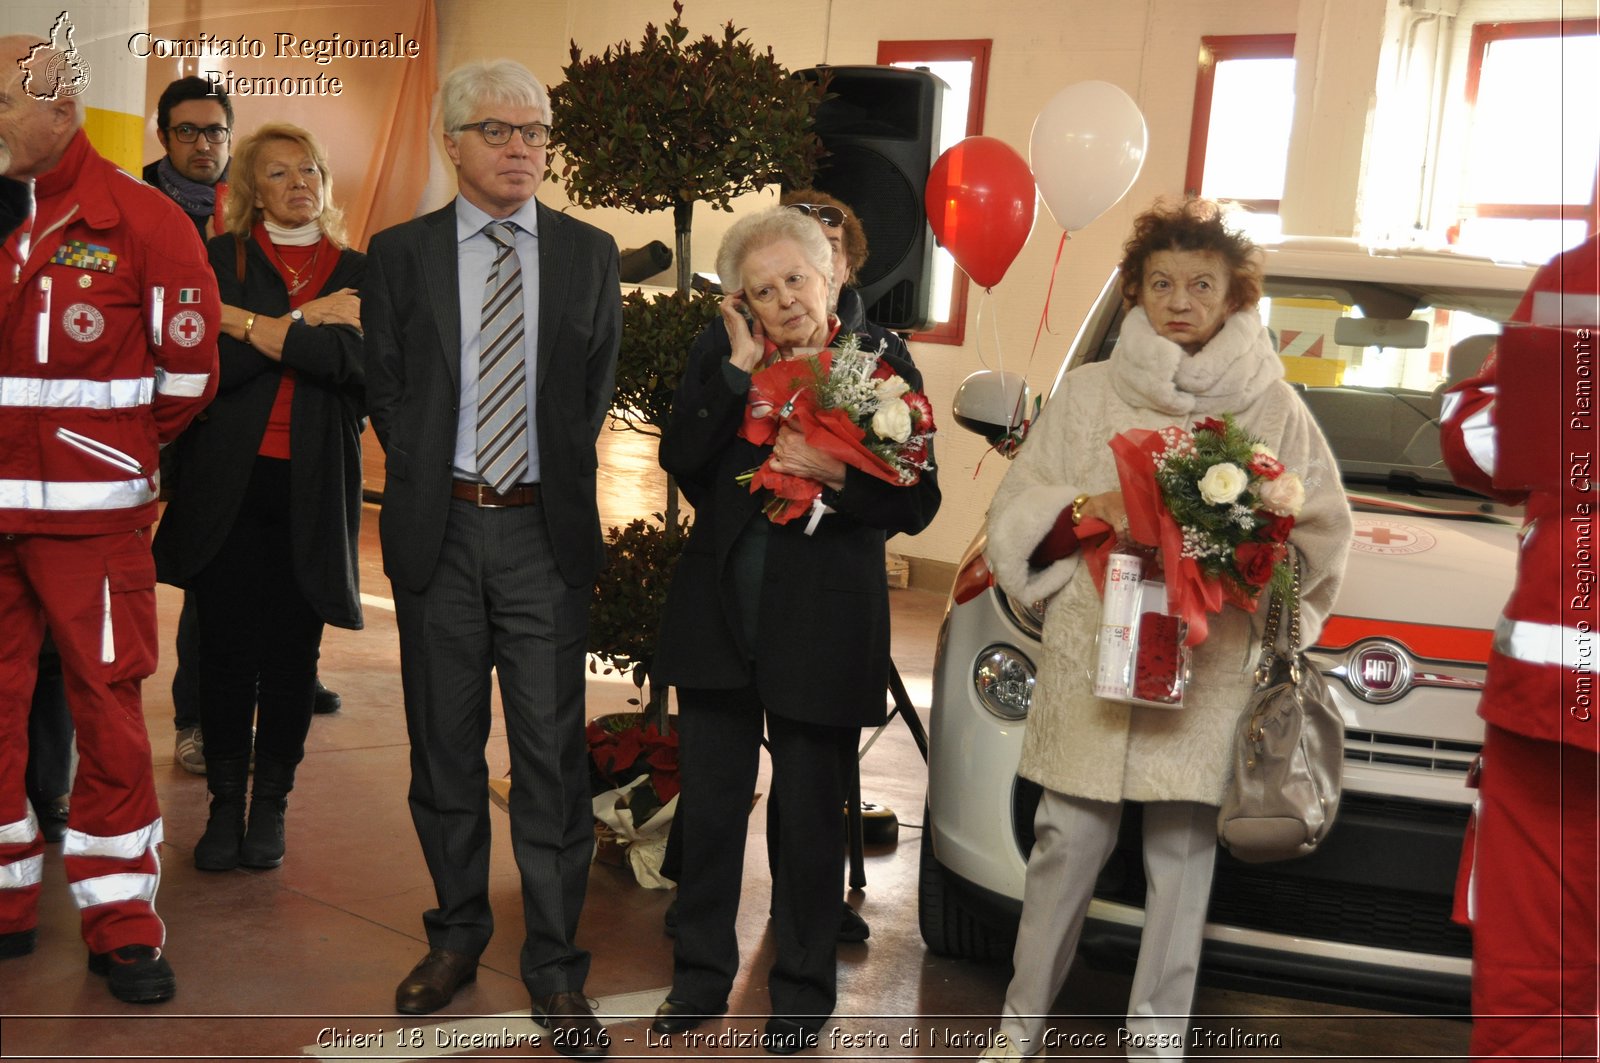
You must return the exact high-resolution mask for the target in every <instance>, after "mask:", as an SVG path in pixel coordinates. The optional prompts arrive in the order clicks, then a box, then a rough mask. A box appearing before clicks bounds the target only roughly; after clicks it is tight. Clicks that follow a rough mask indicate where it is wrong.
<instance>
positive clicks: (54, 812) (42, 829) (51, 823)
mask: <svg viewBox="0 0 1600 1063" xmlns="http://www.w3.org/2000/svg"><path fill="white" fill-rule="evenodd" d="M68 811H69V809H68V807H67V803H66V802H65V801H52V802H51V803H50V804H48V805H45V806H44V807H43V808H40V809H39V810H38V816H39V833H40V834H42V835H44V840H45V841H47V842H50V843H52V844H54V843H55V842H58V841H60V840H61V839H62V838H65V837H66V836H67V812H68Z"/></svg>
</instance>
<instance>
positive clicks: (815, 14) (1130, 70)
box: [439, 0, 1381, 565]
mask: <svg viewBox="0 0 1600 1063" xmlns="http://www.w3.org/2000/svg"><path fill="white" fill-rule="evenodd" d="M1305 2H1306V3H1313V2H1315V3H1316V6H1317V10H1318V11H1319V12H1320V11H1321V10H1322V8H1321V4H1322V2H1327V3H1330V4H1331V3H1332V2H1333V0H1305ZM1363 2H1365V3H1379V6H1380V8H1381V0H1363ZM685 6H686V11H685V23H686V25H687V26H688V27H689V29H690V31H691V32H692V33H694V34H695V35H699V34H701V33H708V32H716V31H718V30H719V29H720V27H721V25H722V24H723V23H724V22H726V21H728V20H730V19H731V20H732V21H733V22H734V23H735V24H736V25H738V26H742V27H746V28H747V29H748V31H749V39H751V40H752V41H754V42H755V43H757V44H758V45H763V46H764V45H771V46H772V48H773V50H774V52H775V53H776V55H777V57H778V59H779V61H780V62H782V63H783V64H785V65H786V66H789V67H790V68H800V67H807V66H812V65H815V64H817V63H820V62H828V63H833V64H835V65H843V64H853V63H872V62H874V61H875V60H876V57H877V47H878V41H879V40H881V39H882V40H903V39H917V40H920V39H930V38H971V37H980V38H981V37H988V38H992V39H993V41H994V48H993V52H992V58H991V66H990V72H989V92H988V103H987V108H986V117H985V130H984V131H985V133H986V134H987V135H989V136H994V137H998V138H1000V139H1001V140H1004V141H1006V142H1007V143H1009V144H1010V145H1011V146H1012V147H1014V148H1016V149H1017V150H1018V151H1020V152H1022V153H1023V154H1024V156H1025V155H1026V154H1027V144H1028V134H1029V131H1030V129H1031V128H1032V125H1033V120H1034V117H1035V115H1037V113H1038V111H1039V109H1040V108H1041V107H1042V106H1043V105H1044V103H1045V102H1046V101H1047V100H1048V99H1049V98H1050V97H1051V96H1052V95H1054V94H1055V92H1057V91H1058V90H1059V89H1061V88H1062V87H1064V86H1066V85H1068V84H1072V83H1074V82H1077V81H1085V80H1092V79H1093V80H1103V81H1109V82H1111V83H1113V84H1115V85H1118V86H1120V87H1121V88H1122V89H1123V90H1125V91H1126V92H1127V93H1128V94H1129V95H1130V96H1132V97H1133V98H1134V100H1135V101H1136V102H1137V103H1138V104H1139V107H1140V108H1141V110H1142V111H1143V112H1144V115H1145V120H1146V122H1147V123H1148V125H1149V128H1150V151H1149V155H1148V157H1147V159H1146V163H1145V167H1144V171H1143V173H1142V174H1141V175H1140V177H1139V180H1138V181H1137V182H1136V183H1135V185H1134V187H1133V189H1132V190H1131V191H1130V192H1129V194H1128V196H1127V197H1126V198H1125V199H1124V200H1123V202H1122V203H1121V204H1119V205H1118V206H1117V207H1115V208H1113V209H1112V210H1111V211H1110V212H1109V213H1108V214H1107V215H1106V216H1104V217H1102V218H1101V219H1100V220H1098V221H1096V222H1094V223H1093V224H1091V225H1089V226H1088V227H1086V228H1085V229H1084V230H1082V231H1081V232H1080V233H1079V234H1077V235H1076V236H1075V237H1074V238H1073V239H1072V240H1071V241H1070V242H1069V243H1068V245H1067V247H1066V249H1065V251H1064V253H1063V254H1062V257H1061V266H1060V272H1059V275H1058V276H1057V278H1056V284H1055V294H1054V297H1053V303H1052V306H1051V308H1050V320H1051V323H1052V326H1053V329H1054V334H1053V335H1052V334H1046V335H1045V336H1044V337H1043V338H1042V339H1041V341H1040V343H1039V347H1038V351H1037V353H1036V354H1034V355H1033V357H1032V360H1031V362H1030V360H1029V352H1030V348H1031V347H1032V344H1033V337H1034V331H1035V329H1036V328H1037V326H1038V323H1039V318H1040V314H1041V312H1042V311H1043V309H1044V299H1045V292H1046V289H1047V288H1048V286H1049V281H1050V270H1051V263H1052V261H1053V260H1054V258H1055V253H1056V248H1057V244H1058V241H1059V239H1060V230H1059V229H1057V228H1056V227H1055V224H1054V223H1053V222H1052V221H1051V220H1050V217H1049V215H1048V213H1047V212H1045V211H1044V210H1043V208H1042V207H1041V209H1040V217H1039V220H1038V221H1037V222H1036V224H1035V226H1034V232H1033V235H1032V237H1031V238H1030V240H1029V241H1028V244H1027V246H1026V247H1025V248H1024V249H1023V251H1022V253H1021V255H1019V256H1018V258H1017V260H1016V262H1015V263H1013V265H1012V266H1011V269H1010V271H1009V272H1008V273H1007V275H1006V278H1005V280H1004V281H1003V282H1002V283H1001V284H1000V285H999V286H998V287H997V288H996V290H995V292H994V294H993V295H992V296H990V297H989V298H988V300H987V303H985V300H984V298H983V297H982V293H981V292H974V293H973V295H972V298H971V300H970V302H969V308H968V314H969V316H968V321H967V343H966V345H965V346H963V347H950V346H935V345H921V344H918V345H913V347H914V353H915V355H916V358H917V362H918V365H919V366H920V367H921V368H922V371H923V373H924V375H925V378H926V381H927V388H928V391H929V394H930V397H931V398H932V399H933V402H934V405H935V409H936V410H937V411H938V412H939V413H940V414H941V415H942V418H943V421H944V423H945V424H946V426H947V429H946V430H945V431H943V432H941V434H940V437H939V440H938V450H939V460H940V467H941V472H940V485H941V487H942V488H943V491H944V499H945V500H944V506H943V509H942V510H941V511H940V513H939V516H938V518H937V519H936V520H935V521H934V523H933V525H932V526H931V527H930V528H929V529H928V530H927V531H925V532H924V533H923V534H922V535H920V536H917V537H915V538H912V539H900V540H898V541H896V542H895V543H893V544H891V545H892V547H893V548H894V549H897V550H899V551H900V552H901V553H903V554H905V555H907V556H909V557H912V558H914V559H931V560H933V561H937V562H942V563H944V564H946V565H948V564H952V563H953V562H955V561H956V560H957V559H958V558H959V557H960V555H961V553H962V551H963V550H964V549H965V547H966V546H967V544H968V542H969V541H970V540H971V538H972V536H973V535H974V534H976V532H977V531H978V530H979V529H980V527H981V525H982V521H983V515H984V512H985V510H986V509H987V507H988V504H989V499H990V497H991V495H992V494H993V493H994V489H995V486H996V485H997V484H998V483H999V480H1000V478H1001V477H1002V476H1003V475H1004V473H1005V462H1004V460H1003V459H1000V458H998V457H994V456H990V457H989V458H988V459H987V460H985V461H983V463H982V468H981V470H979V469H978V465H979V461H980V459H981V458H982V457H983V454H984V445H983V443H982V442H981V441H980V440H979V439H978V438H977V437H976V436H973V435H970V434H968V433H966V432H963V431H961V430H960V429H959V428H955V427H954V426H953V425H951V424H950V420H949V409H950V400H951V397H952V395H953V394H954V392H955V388H956V386H957V385H958V384H959V383H960V382H961V380H962V379H963V378H965V377H966V376H967V374H969V373H971V372H973V371H974V370H976V369H978V368H980V367H981V362H980V359H981V360H982V362H986V363H987V364H989V365H997V364H998V363H999V362H1000V360H1001V358H1002V355H1003V358H1004V362H1005V364H1006V365H1007V366H1008V367H1010V368H1013V369H1015V368H1019V367H1021V366H1024V365H1026V366H1027V367H1028V375H1029V379H1030V381H1031V382H1032V384H1033V385H1034V387H1035V388H1036V389H1037V388H1047V387H1048V386H1049V384H1050V382H1051V381H1052V380H1053V378H1054V376H1055V371H1056V369H1057V366H1058V364H1059V362H1060V359H1061V355H1062V353H1063V352H1064V350H1065V347H1066V344H1067V343H1068V342H1069V341H1070V340H1071V338H1072V332H1073V330H1074V329H1075V328H1076V325H1077V319H1078V318H1079V317H1080V316H1081V315H1082V313H1083V312H1084V311H1085V310H1086V309H1087V307H1088V305H1089V304H1090V302H1091V301H1092V300H1093V298H1094V296H1095V295H1096V294H1098V292H1099V290H1100V287H1101V285H1102V284H1103V283H1104V282H1105V279H1106V276H1107V275H1108V274H1109V272H1110V270H1111V268H1112V266H1113V265H1114V264H1115V262H1116V259H1117V256H1118V251H1119V248H1120V245H1121V242H1122V240H1123V238H1124V237H1125V235H1126V231H1127V229H1128V226H1129V224H1130V222H1131V220H1132V218H1133V215H1134V214H1135V213H1137V211H1138V210H1140V209H1142V208H1143V207H1145V206H1147V205H1148V204H1149V203H1150V202H1151V201H1152V200H1153V199H1154V198H1155V197H1156V196H1158V195H1161V194H1179V193H1181V192H1182V190H1183V176H1184V165H1185V162H1186V159H1187V153H1188V145H1189V124H1190V118H1191V114H1192V110H1193V99H1194V83H1195V73H1196V61H1197V57H1198V54H1199V48H1200V38H1201V37H1202V36H1204V35H1217V34H1242V33H1293V32H1296V31H1303V27H1302V26H1301V24H1300V23H1301V21H1302V20H1301V19H1300V5H1297V4H1296V3H1293V2H1286V0H1130V2H1127V3H1120V4H1111V3H1104V2H1098V0H1065V2H1062V0H1003V2H1000V3H991V4H973V3H971V2H970V0H962V2H959V3H957V2H954V0H880V2H878V3H875V4H872V5H865V4H849V5H845V4H843V3H830V2H828V0H791V2H790V3H788V4H781V5H780V4H772V3H769V2H763V3H756V2H753V0H689V2H688V3H687V4H686V5H685ZM439 13H440V28H441V40H440V49H441V52H442V63H443V68H444V69H448V68H449V67H450V66H452V65H454V64H455V63H458V62H462V61H465V60H468V59H476V58H487V57H492V56H499V55H509V56H511V57H512V58H516V59H519V60H521V61H522V62H525V63H527V64H528V65H529V66H530V67H531V68H532V69H533V70H534V71H535V73H537V74H538V75H539V76H540V77H542V78H544V79H545V81H546V83H549V84H554V83H556V82H558V81H559V80H560V79H561V72H560V71H561V67H562V66H563V65H565V64H566V62H567V61H568V60H567V41H568V40H569V39H575V40H576V41H577V43H578V45H579V47H580V48H582V49H583V51H584V52H585V53H595V52H599V51H600V50H602V49H603V48H604V47H605V46H606V45H608V44H614V43H617V42H619V41H622V40H624V39H626V40H633V41H637V40H638V39H639V38H640V37H642V35H643V30H644V25H645V23H646V22H650V21H653V22H655V23H656V24H657V25H659V24H661V23H662V22H664V21H666V20H667V19H669V18H671V16H672V8H671V4H670V3H669V2H667V0H659V2H656V0H650V2H644V0H626V2H625V0H534V2H530V3H526V4H523V5H517V6H515V7H513V6H512V5H509V4H498V3H489V2H486V0H439ZM1380 21H1381V20H1380ZM510 42H515V44H512V43H510ZM1373 47H1374V49H1375V47H1376V46H1375V45H1374V46H1373ZM1347 59H1348V57H1347V56H1343V57H1341V56H1340V55H1339V54H1338V53H1337V52H1335V53H1334V60H1333V61H1337V62H1345V61H1347ZM1375 63H1376V58H1375V55H1374V58H1373V59H1372V60H1371V64H1369V65H1372V64H1375ZM1368 88H1369V89H1370V82H1369V85H1368ZM1360 121H1361V123H1364V121H1365V116H1364V114H1363V115H1362V116H1361V119H1360ZM1363 128H1364V124H1362V125H1360V126H1359V127H1358V128H1356V130H1355V132H1354V133H1353V134H1351V133H1349V132H1347V131H1339V132H1338V135H1339V139H1340V141H1341V142H1347V141H1349V140H1350V139H1351V138H1352V137H1353V139H1354V140H1355V142H1356V143H1358V144H1359V142H1360V137H1361V131H1362V129H1363ZM1330 129H1331V126H1330ZM1291 194H1292V191H1291V192H1286V193H1285V204H1286V208H1287V205H1288V204H1289V202H1290V196H1291ZM540 198H541V199H543V200H544V201H545V202H547V203H549V204H551V205H552V206H558V207H562V206H566V205H567V204H566V202H565V199H564V197H563V196H562V194H561V191H560V188H559V187H558V186H555V185H547V187H546V188H544V189H543V190H541V192H540ZM750 198H754V199H763V198H764V199H766V201H769V202H770V201H772V200H771V197H750ZM736 205H737V206H738V207H739V208H740V209H748V207H749V206H750V205H751V204H746V203H739V204H736ZM584 217H585V218H586V220H589V221H592V222H594V223H595V224H597V225H600V226H601V227H602V228H605V229H607V230H608V231H610V232H611V233H612V234H613V235H614V236H615V237H616V239H617V242H618V243H619V244H620V245H621V246H624V247H634V246H638V245H639V244H642V243H644V242H646V241H648V240H652V239H659V240H662V241H664V242H666V243H667V244H668V245H669V246H670V245H671V243H672V220H671V217H670V215H668V214H657V215H646V216H638V215H629V214H625V213H623V212H620V211H594V212H585V213H584ZM729 220H730V216H729V215H727V214H721V213H718V212H714V211H711V210H709V209H705V208H702V209H700V210H698V211H697V212H696V215H695V230H694V249H693V250H694V253H693V258H694V262H693V265H694V267H695V268H696V269H707V270H709V269H711V268H712V267H711V262H712V260H713V259H714V257H715V252H716V245H717V241H718V239H719V238H720V235H721V233H722V232H723V231H724V230H725V229H726V226H727V224H728V223H729ZM980 309H981V311H982V313H983V314H984V329H983V331H984V334H985V335H984V337H983V339H982V340H981V341H980V340H979V337H978V333H979V329H978V327H977V326H978V321H977V317H978V314H979V312H980ZM991 321H992V322H993V323H994V324H995V325H996V326H997V331H998V337H999V338H998V344H996V342H995V340H994V338H993V336H992V334H991V333H990V327H989V326H990V323H991ZM975 472H976V475H975Z"/></svg>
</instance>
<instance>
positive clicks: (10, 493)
mask: <svg viewBox="0 0 1600 1063" xmlns="http://www.w3.org/2000/svg"><path fill="white" fill-rule="evenodd" d="M155 500H156V486H155V485H154V484H152V483H151V482H150V481H149V480H148V479H146V478H144V477H142V476H141V477H138V478H137V479H133V480H111V481H105V482H90V483H68V482H64V481H63V482H53V481H49V480H0V509H42V510H48V511H50V512H53V513H76V512H81V511H83V510H94V509H132V508H134V507H135V506H142V505H145V504H146V503H148V502H154V501H155Z"/></svg>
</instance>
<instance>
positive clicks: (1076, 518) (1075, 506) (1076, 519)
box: [1072, 493, 1089, 524]
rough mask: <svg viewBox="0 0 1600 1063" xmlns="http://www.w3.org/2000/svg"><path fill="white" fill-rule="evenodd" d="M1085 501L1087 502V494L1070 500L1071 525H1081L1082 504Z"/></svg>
mask: <svg viewBox="0 0 1600 1063" xmlns="http://www.w3.org/2000/svg"><path fill="white" fill-rule="evenodd" d="M1087 501H1089V496H1088V494H1087V493H1085V494H1081V495H1079V496H1078V497H1077V498H1074V499H1073V500H1072V523H1074V524H1082V523H1083V504H1084V503H1085V502H1087Z"/></svg>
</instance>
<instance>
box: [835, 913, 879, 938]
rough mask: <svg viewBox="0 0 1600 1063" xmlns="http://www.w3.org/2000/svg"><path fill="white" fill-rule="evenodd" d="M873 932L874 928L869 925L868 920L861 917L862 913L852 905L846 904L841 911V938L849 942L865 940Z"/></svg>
mask: <svg viewBox="0 0 1600 1063" xmlns="http://www.w3.org/2000/svg"><path fill="white" fill-rule="evenodd" d="M871 934H872V928H871V927H869V926H867V921H866V920H865V919H863V918H861V913H860V912H858V911H856V910H855V909H854V908H852V907H850V906H849V905H848V904H846V905H845V906H844V910H843V911H842V912H840V913H839V940H840V941H847V942H857V941H865V940H867V938H868V937H869V936H871Z"/></svg>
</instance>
